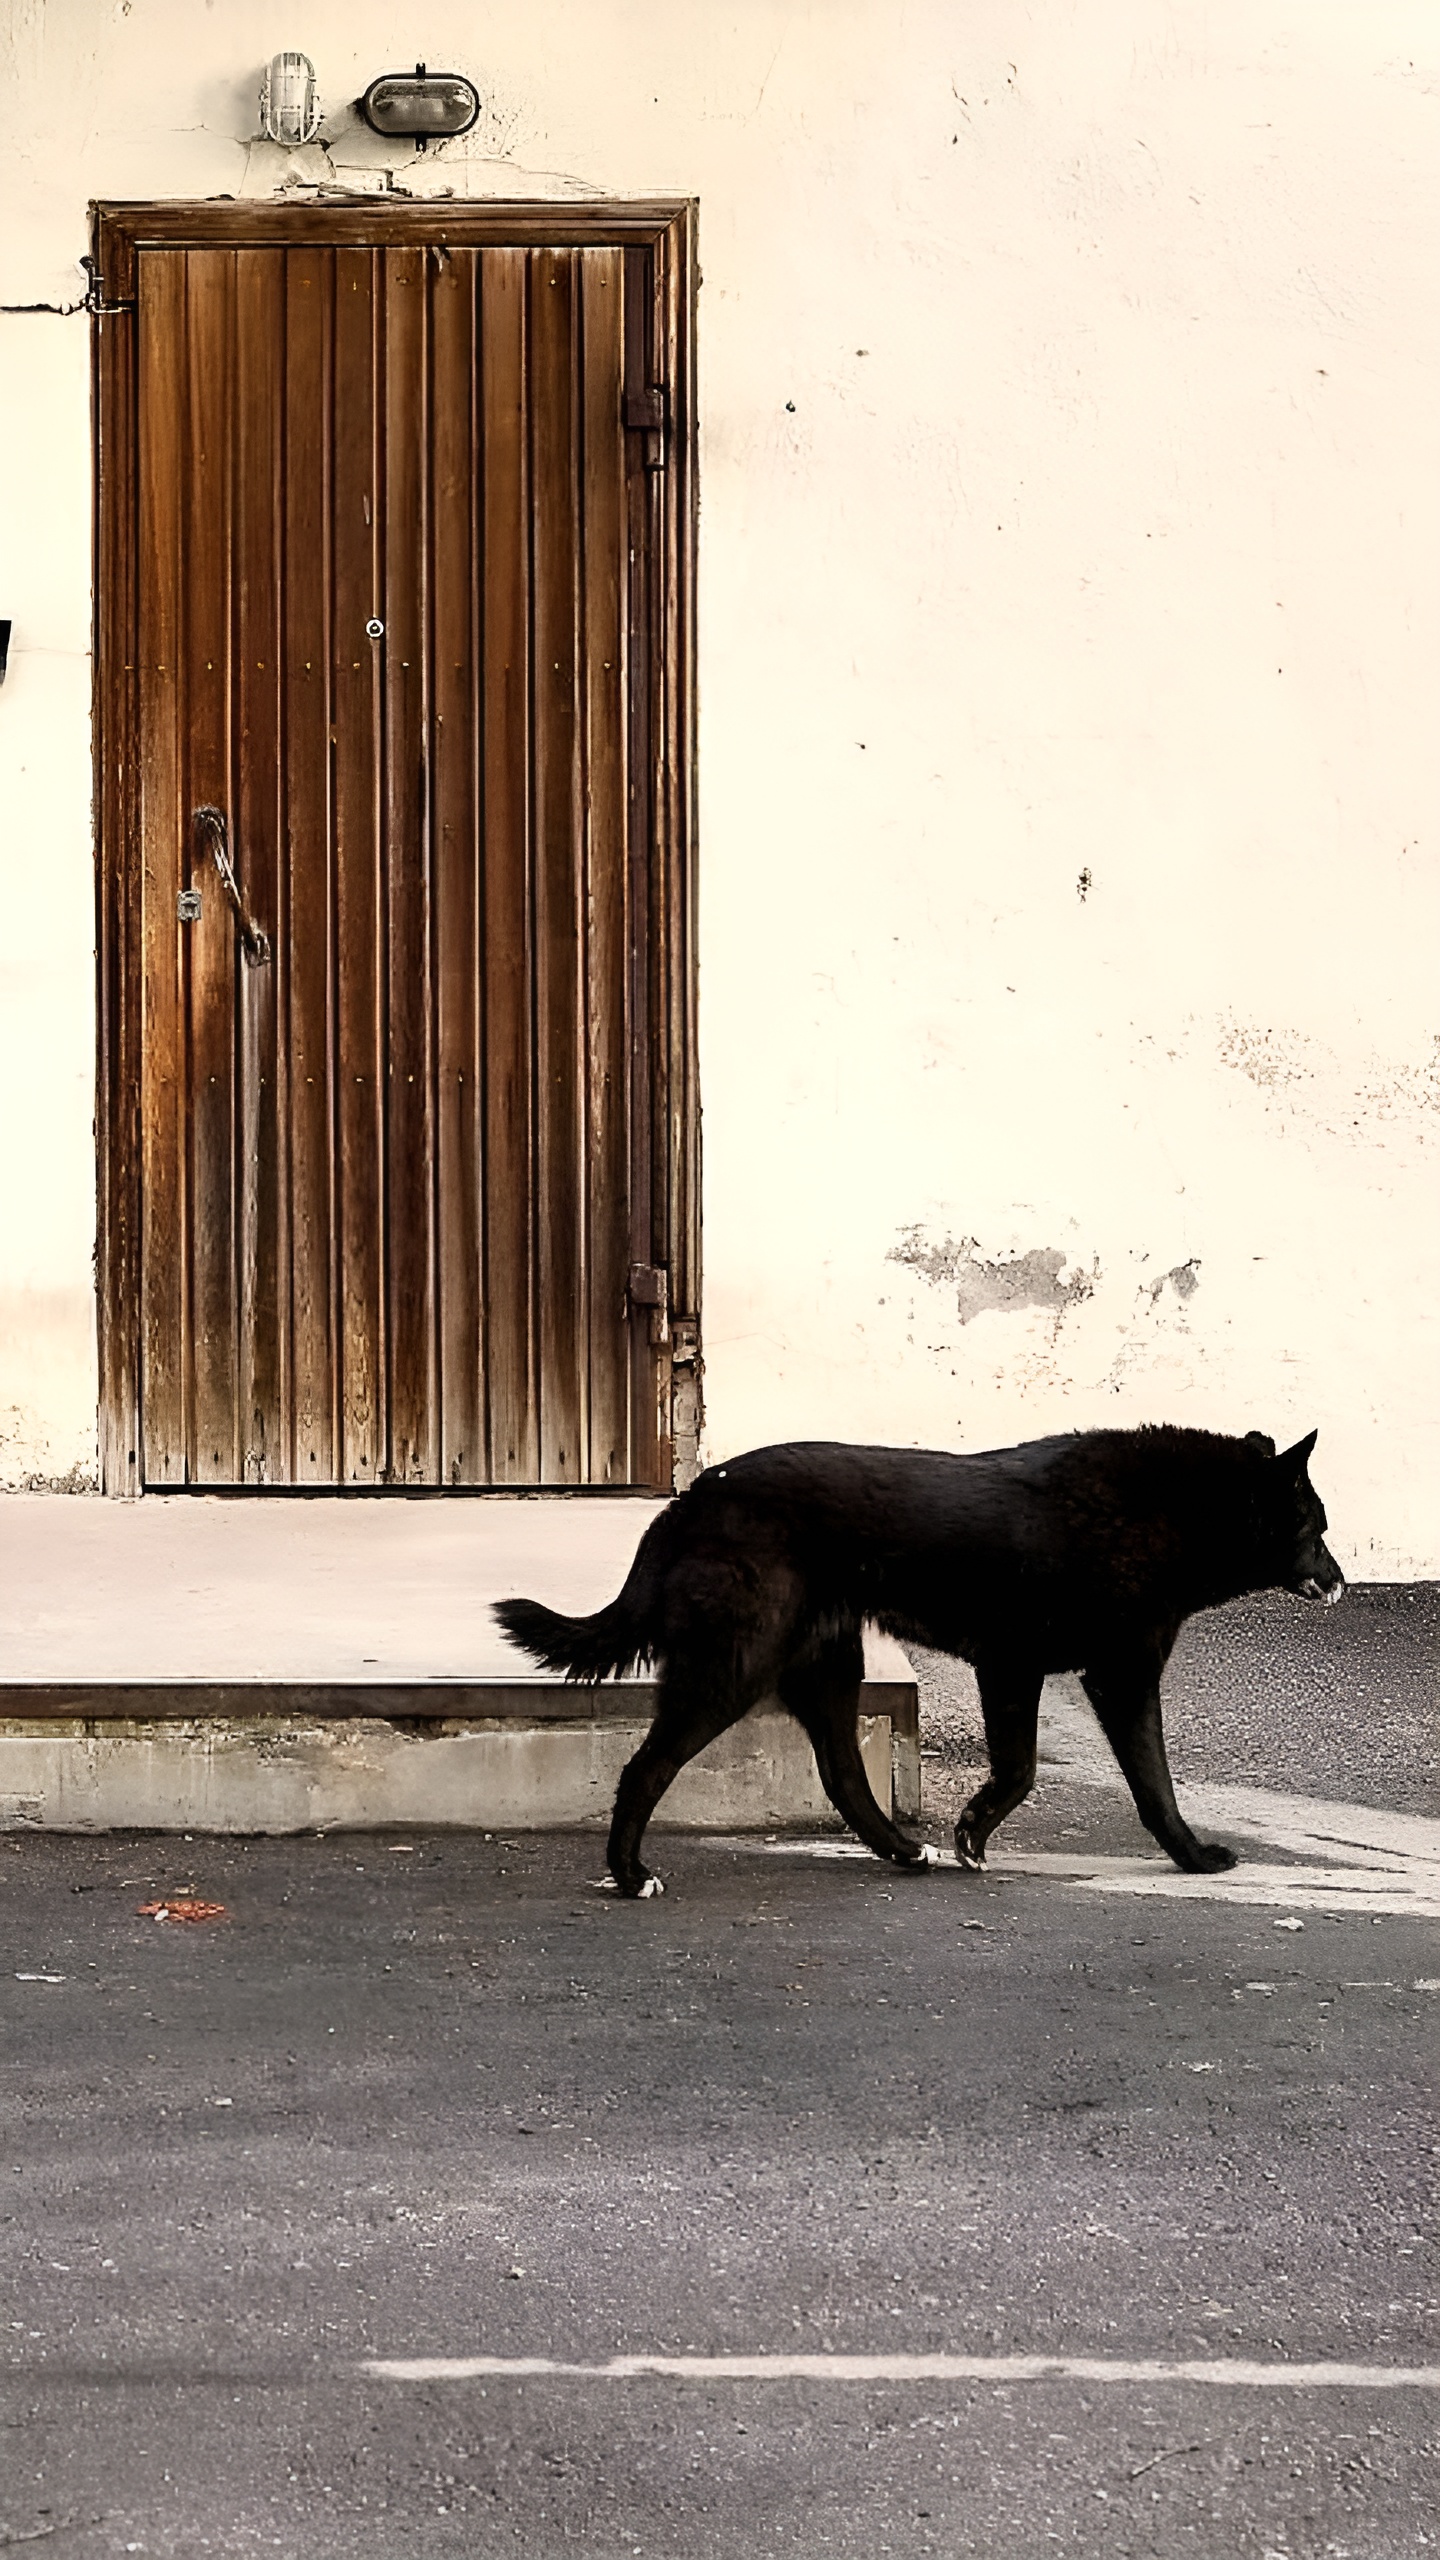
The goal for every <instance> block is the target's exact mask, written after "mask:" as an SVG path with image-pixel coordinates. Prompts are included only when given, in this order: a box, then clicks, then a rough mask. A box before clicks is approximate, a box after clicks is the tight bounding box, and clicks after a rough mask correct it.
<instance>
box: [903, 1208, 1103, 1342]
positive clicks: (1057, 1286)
mask: <svg viewBox="0 0 1440 2560" xmlns="http://www.w3.org/2000/svg"><path fill="white" fill-rule="evenodd" d="M1069 1259H1070V1257H1069V1255H1068V1254H1066V1253H1064V1252H1062V1250H1061V1249H1060V1247H1059V1246H1058V1245H1036V1246H1033V1247H1032V1249H1031V1250H1030V1252H1029V1253H1010V1254H1001V1255H1000V1256H998V1257H997V1258H996V1259H995V1260H994V1261H990V1260H987V1259H986V1257H985V1256H984V1255H983V1254H982V1253H981V1251H980V1246H979V1239H978V1238H977V1237H975V1236H962V1237H961V1239H960V1241H959V1243H958V1244H957V1243H955V1242H954V1240H953V1239H952V1238H951V1237H949V1236H947V1237H946V1238H945V1241H944V1243H943V1244H933V1243H931V1242H930V1241H929V1240H928V1238H927V1237H926V1235H925V1231H924V1229H923V1227H907V1228H906V1229H905V1230H904V1232H903V1233H902V1235H901V1238H900V1242H899V1243H898V1244H896V1245H892V1246H891V1249H890V1251H889V1253H888V1254H887V1256H886V1260H887V1261H889V1262H902V1263H904V1264H905V1265H906V1266H907V1267H908V1269H910V1270H911V1271H914V1272H916V1273H917V1274H918V1275H919V1277H920V1278H921V1279H922V1280H928V1281H929V1282H930V1283H931V1285H932V1287H935V1288H947V1287H949V1288H953V1289H954V1292H955V1312H956V1314H957V1315H958V1316H959V1318H960V1322H961V1323H962V1324H972V1323H973V1322H974V1320H975V1318H976V1316H982V1315H988V1314H990V1313H991V1312H992V1311H998V1312H1000V1313H1002V1314H1006V1315H1009V1314H1013V1313H1014V1312H1015V1310H1016V1309H1017V1308H1020V1307H1044V1308H1045V1309H1046V1310H1047V1311H1048V1312H1049V1313H1051V1314H1052V1315H1053V1316H1054V1317H1055V1319H1056V1321H1057V1323H1058V1322H1059V1321H1061V1319H1063V1317H1064V1316H1065V1315H1066V1314H1067V1313H1068V1311H1069V1310H1070V1308H1071V1307H1073V1306H1077V1305H1078V1304H1079V1303H1080V1301H1081V1299H1082V1298H1090V1297H1093V1296H1094V1294H1095V1283H1096V1281H1097V1280H1098V1278H1099V1276H1100V1265H1099V1262H1098V1260H1097V1261H1096V1263H1095V1264H1094V1266H1093V1268H1092V1269H1091V1270H1089V1271H1085V1270H1082V1269H1080V1268H1079V1267H1078V1266H1077V1267H1076V1268H1075V1269H1073V1270H1071V1271H1070V1273H1069V1276H1068V1278H1067V1277H1063V1276H1062V1275H1063V1274H1064V1273H1065V1270H1066V1265H1067V1263H1068V1262H1069Z"/></svg>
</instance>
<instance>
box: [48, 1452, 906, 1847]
mask: <svg viewBox="0 0 1440 2560" xmlns="http://www.w3.org/2000/svg"><path fill="white" fill-rule="evenodd" d="M658 1508H659V1506H658V1505H657V1504H655V1503H653V1502H647V1501H643V1500H635V1499H633V1498H630V1497H614V1498H612V1497H605V1496H600V1497H595V1496H582V1497H576V1498H540V1499H509V1498H497V1497H494V1496H485V1497H480V1498H466V1497H448V1496H440V1497H435V1496H418V1497H410V1496H404V1495H385V1496H378V1497H377V1496H368V1497H363V1498H357V1499H349V1498H346V1497H343V1496H342V1497H317V1498H313V1499H312V1498H305V1499H297V1498H294V1497H286V1496H275V1495H271V1494H262V1495H255V1494H236V1495H196V1494H183V1495H165V1496H152V1497H147V1498H146V1499H145V1500H144V1501H142V1502H138V1503H113V1502H102V1501H99V1500H98V1499H91V1498H86V1497H84V1496H70V1495H48V1494H16V1495H10V1496H7V1497H4V1498H3V1499H0V1829H5V1828H9V1829H15V1828H24V1829H32V1828H59V1829H65V1830H77V1829H83V1830H103V1829H132V1828H143V1829H161V1830H178V1831H230V1832H244V1831H295V1830H317V1829H330V1828H339V1827H359V1828H367V1829H368V1828H384V1827H386V1826H396V1825H398V1826H401V1827H404V1828H407V1829H409V1828H417V1827H421V1826H424V1825H430V1824H441V1825H459V1826H462V1827H467V1828H471V1827H473V1828H478V1829H481V1830H514V1829H520V1828H530V1829H540V1828H550V1827H554V1826H570V1825H585V1826H591V1825H594V1826H600V1825H603V1824H604V1823H606V1822H608V1820H609V1813H610V1804H611V1799H612V1797H613V1794H614V1788H615V1782H616V1779H617V1778H618V1776H619V1773H620V1770H621V1768H622V1767H623V1766H624V1763H625V1761H626V1760H627V1759H628V1758H629V1757H630V1755H631V1753H632V1752H633V1751H634V1750H635V1748H636V1747H637V1745H638V1744H639V1742H640V1740H641V1739H642V1737H643V1735H644V1733H645V1731H646V1729H647V1728H648V1725H649V1722H650V1718H651V1715H652V1713H653V1710H654V1703H655V1691H654V1684H653V1682H652V1681H650V1680H648V1679H628V1680H614V1681H604V1682H602V1683H600V1684H599V1686H598V1687H596V1688H593V1689H591V1688H576V1687H574V1686H570V1685H567V1684H566V1683H565V1682H563V1681H559V1680H556V1679H554V1678H553V1677H551V1676H549V1675H546V1674H544V1673H541V1672H537V1671H535V1670H534V1668H533V1667H532V1666H531V1665H530V1664H529V1662H528V1658H527V1657H526V1656H524V1655H522V1654H520V1653H519V1652H518V1651H517V1650H516V1649H515V1648H514V1647H513V1646H512V1645H511V1644H510V1643H509V1642H508V1641H507V1639H506V1638H505V1637H504V1636H503V1635H502V1634H501V1632H500V1630H499V1628H498V1627H497V1626H496V1625H495V1622H494V1619H493V1617H492V1615H491V1603H492V1602H493V1601H494V1600H496V1599H499V1598H502V1597H505V1596H508V1595H512V1594H514V1593H516V1592H524V1593H526V1594H527V1595H528V1596H530V1597H532V1598H535V1599H540V1600H544V1601H547V1602H548V1603H549V1604H550V1605H551V1606H552V1607H555V1608H559V1609H563V1610H565V1611H566V1612H567V1614H570V1615H581V1614H584V1613H586V1612H588V1611H589V1610H592V1609H595V1608H598V1607H599V1606H600V1605H601V1603H602V1602H603V1601H605V1600H608V1599H610V1598H611V1597H613V1595H614V1593H615V1592H616V1591H617V1590H618V1589H619V1587H620V1584H621V1582H622V1581H623V1579H624V1576H625V1573H626V1570H627V1569H628V1566H629V1563H630V1559H631V1556H632V1555H633V1553H634V1549H635V1546H636V1544H637V1542H638V1539H639V1537H640V1535H641V1534H642V1532H643V1530H644V1528H645V1526H646V1524H647V1523H648V1521H649V1520H650V1519H651V1518H652V1517H653V1515H654V1513H655V1511H656V1510H657V1509H658ZM861 1706H862V1725H861V1736H862V1747H863V1749H864V1752H865V1760H866V1768H867V1771H868V1772H869V1776H870V1782H871V1785H872V1787H873V1789H874V1791H875V1794H876V1796H877V1798H878V1799H879V1801H880V1802H881V1804H882V1805H884V1806H885V1807H886V1809H887V1810H892V1809H893V1810H894V1811H896V1812H897V1813H899V1814H901V1815H905V1814H907V1813H913V1812H916V1811H918V1809H919V1776H920V1759H919V1723H918V1709H917V1699H916V1689H915V1681H914V1676H913V1674H912V1672H911V1669H910V1665H909V1663H908V1662H907V1661H906V1659H905V1656H904V1654H903V1653H902V1652H901V1650H900V1648H899V1646H898V1645H895V1644H893V1643H891V1642H890V1641H889V1640H888V1639H886V1638H883V1637H876V1636H872V1637H870V1638H868V1639H867V1649H866V1681H865V1687H864V1691H863V1693H862V1700H861ZM834 1820H835V1817H834V1816H833V1814H832V1813H831V1810H830V1807H829V1805H828V1803H827V1801H826V1799H825V1797H824V1794H823V1792H822V1790H821V1788H820V1784H819V1779H818V1776H817V1774H816V1770H815V1765H814V1760H813V1757H812V1754H811V1751H810V1747H809V1744H808V1742H807V1741H806V1739H805V1737H804V1735H803V1734H802V1733H801V1731H800V1729H799V1727H798V1726H797V1725H795V1723H794V1722H793V1720H792V1719H791V1718H790V1717H789V1716H787V1715H785V1714H784V1713H783V1711H782V1710H781V1709H780V1708H779V1707H778V1705H775V1704H773V1703H770V1704H766V1703H762V1704H761V1705H760V1706H759V1707H757V1708H756V1709H754V1710H753V1711H752V1713H751V1714H750V1715H749V1716H747V1717H746V1718H745V1719H744V1720H743V1722H742V1723H741V1724H740V1725H739V1726H737V1727H736V1728H734V1730H733V1731H732V1732H731V1733H729V1734H726V1735H722V1736H721V1738H720V1740H719V1741H718V1742H716V1743H714V1744H712V1745H711V1746H710V1748H709V1750H707V1751H705V1752H703V1753H702V1754H701V1755H700V1757H699V1758H698V1759H697V1760H696V1761H695V1762H694V1763H693V1764H692V1765H691V1767H690V1768H689V1769H687V1770H685V1771H684V1772H682V1774H681V1776H680V1777H679V1779H677V1781H676V1783H675V1786H674V1787H673V1788H672V1789H671V1791H670V1793H669V1795H668V1796H667V1797H666V1799H665V1802H664V1805H663V1806H662V1808H661V1812H660V1814H659V1815H658V1816H657V1826H662V1827H663V1826H664V1825H665V1824H669V1825H671V1826H675V1827H683V1828H692V1829H717V1830H727V1831H729V1830H740V1829H763V1830H774V1829H778V1828H783V1827H787V1826H792V1825H797V1824H798V1825H805V1826H813V1825H815V1824H822V1823H826V1822H833V1821H834Z"/></svg>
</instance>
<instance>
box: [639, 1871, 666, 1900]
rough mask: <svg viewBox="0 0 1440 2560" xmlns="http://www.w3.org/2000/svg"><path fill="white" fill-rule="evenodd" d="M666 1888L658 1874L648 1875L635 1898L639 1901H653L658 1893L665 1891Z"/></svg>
mask: <svg viewBox="0 0 1440 2560" xmlns="http://www.w3.org/2000/svg"><path fill="white" fill-rule="evenodd" d="M664 1890H665V1887H664V1886H663V1884H662V1883H661V1881H660V1879H659V1877H658V1876H647V1877H646V1879H645V1881H644V1883H643V1884H642V1886H641V1887H640V1890H639V1892H638V1893H637V1895H636V1897H635V1899H636V1901H637V1902H651V1901H653V1900H654V1897H655V1895H656V1894H657V1893H663V1892H664Z"/></svg>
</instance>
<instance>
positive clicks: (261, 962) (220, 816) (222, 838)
mask: <svg viewBox="0 0 1440 2560" xmlns="http://www.w3.org/2000/svg"><path fill="white" fill-rule="evenodd" d="M192 823H193V825H194V830H195V846H196V851H197V853H198V855H199V857H200V859H201V860H202V861H203V860H204V856H205V846H206V845H207V843H208V845H209V847H210V851H211V853H212V854H213V855H214V857H215V868H216V870H217V871H218V872H219V874H220V885H221V887H222V889H223V890H224V892H225V895H226V897H227V898H228V899H229V901H230V904H231V906H232V907H233V908H234V910H235V925H236V930H237V932H238V933H239V936H240V943H241V948H242V949H243V951H244V953H245V957H246V959H247V961H248V962H249V964H250V967H251V968H252V969H263V968H264V966H265V964H266V962H267V960H268V959H269V957H270V936H269V935H268V933H262V932H261V930H260V927H259V925H258V924H257V923H256V922H255V919H254V917H253V916H252V914H251V913H250V910H249V908H248V907H247V906H246V904H245V893H244V891H243V889H242V888H241V886H240V883H239V881H238V880H237V879H236V877H235V873H234V870H233V868H232V866H231V862H230V831H229V828H228V827H227V825H226V823H225V813H224V811H223V809H211V808H204V809H197V810H196V812H195V816H194V820H193V822H192Z"/></svg>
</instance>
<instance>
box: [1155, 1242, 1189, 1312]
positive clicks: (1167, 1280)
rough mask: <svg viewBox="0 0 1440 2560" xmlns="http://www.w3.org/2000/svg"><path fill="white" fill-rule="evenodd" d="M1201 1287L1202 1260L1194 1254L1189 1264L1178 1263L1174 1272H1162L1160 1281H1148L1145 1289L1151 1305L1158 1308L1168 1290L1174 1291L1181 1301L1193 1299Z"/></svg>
mask: <svg viewBox="0 0 1440 2560" xmlns="http://www.w3.org/2000/svg"><path fill="white" fill-rule="evenodd" d="M1199 1286H1200V1260H1199V1256H1198V1255H1197V1254H1192V1255H1191V1257H1190V1260H1189V1261H1188V1262H1177V1263H1176V1265H1175V1268H1174V1270H1173V1271H1162V1272H1161V1274H1160V1277H1159V1279H1158V1280H1147V1281H1146V1283H1145V1287H1146V1289H1147V1291H1148V1293H1149V1298H1150V1303H1151V1305H1152V1306H1157V1305H1158V1304H1159V1302H1160V1299H1161V1297H1162V1295H1163V1293H1164V1292H1165V1290H1166V1289H1173V1290H1174V1292H1175V1295H1176V1297H1177V1298H1179V1299H1180V1300H1182V1302H1183V1300H1185V1299H1186V1298H1193V1297H1194V1295H1195V1292H1196V1290H1197V1289H1198V1288H1199Z"/></svg>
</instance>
